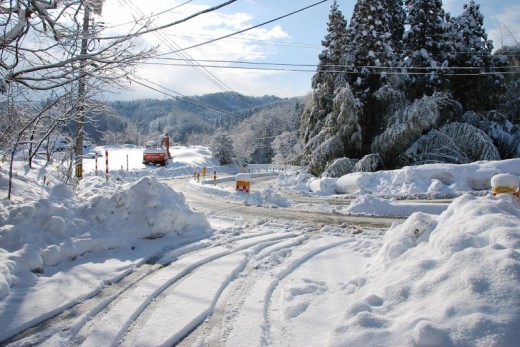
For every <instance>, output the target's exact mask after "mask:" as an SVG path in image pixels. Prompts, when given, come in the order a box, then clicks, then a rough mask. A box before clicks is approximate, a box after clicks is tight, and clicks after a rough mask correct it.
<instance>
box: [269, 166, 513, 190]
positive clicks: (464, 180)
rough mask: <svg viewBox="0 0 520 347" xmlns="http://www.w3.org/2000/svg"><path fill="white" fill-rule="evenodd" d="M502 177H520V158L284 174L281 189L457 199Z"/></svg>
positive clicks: (280, 182)
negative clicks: (331, 175) (319, 175)
mask: <svg viewBox="0 0 520 347" xmlns="http://www.w3.org/2000/svg"><path fill="white" fill-rule="evenodd" d="M498 174H509V175H514V176H520V159H518V158H516V159H509V160H502V161H485V162H475V163H471V164H464V165H456V164H428V165H421V166H408V167H404V168H403V169H400V170H392V171H378V172H356V173H351V174H348V175H345V176H342V177H340V178H338V179H334V178H315V177H312V176H311V175H309V174H306V173H293V174H292V175H280V178H279V183H278V185H279V187H280V188H284V189H292V190H298V191H303V192H312V193H317V194H322V195H323V194H334V193H336V194H349V195H354V196H360V195H366V194H372V195H376V196H380V197H396V198H423V197H425V198H437V199H438V198H453V197H456V196H460V195H462V194H464V193H468V192H471V193H474V194H478V193H486V191H487V190H490V189H491V178H492V177H493V176H495V175H498Z"/></svg>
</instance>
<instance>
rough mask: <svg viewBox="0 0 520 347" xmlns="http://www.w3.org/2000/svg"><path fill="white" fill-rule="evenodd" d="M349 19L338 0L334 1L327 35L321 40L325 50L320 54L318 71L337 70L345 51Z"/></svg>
mask: <svg viewBox="0 0 520 347" xmlns="http://www.w3.org/2000/svg"><path fill="white" fill-rule="evenodd" d="M346 38H347V21H346V20H345V17H344V16H343V13H341V11H340V10H339V7H338V3H337V2H336V0H334V2H333V3H332V6H331V8H330V14H329V22H328V23H327V35H325V38H324V39H323V40H322V41H321V45H322V46H323V48H324V49H323V51H322V52H321V53H320V55H319V63H318V71H319V72H321V71H328V70H329V71H330V70H332V71H336V70H337V66H335V65H339V62H340V59H341V57H342V55H343V53H344V52H345V43H346Z"/></svg>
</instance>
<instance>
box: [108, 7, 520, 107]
mask: <svg viewBox="0 0 520 347" xmlns="http://www.w3.org/2000/svg"><path fill="white" fill-rule="evenodd" d="M319 2H320V1H319V0H305V1H279V0H261V1H259V0H238V1H236V2H234V3H231V4H229V5H227V6H226V7H224V8H222V9H220V10H217V11H215V12H211V13H208V14H204V15H201V16H199V17H196V18H194V19H192V20H190V21H188V22H186V23H183V24H179V25H176V26H174V27H172V28H170V29H168V30H165V31H163V32H162V33H161V35H160V39H159V38H158V37H157V36H155V35H149V36H146V37H144V38H143V40H144V42H143V44H159V45H160V52H161V54H163V53H164V54H165V55H164V56H162V58H163V59H161V60H154V61H151V62H149V63H147V64H146V65H144V66H142V67H141V68H140V69H139V71H138V74H139V76H140V82H141V83H144V84H147V85H148V86H151V87H152V88H154V89H159V90H160V91H161V92H158V91H154V90H152V89H149V88H145V87H142V86H140V85H136V84H135V83H134V84H133V85H132V89H133V91H132V92H127V91H125V92H123V93H121V94H118V95H114V96H112V97H111V98H113V99H116V100H124V99H127V100H128V99H140V98H148V97H150V98H157V99H161V98H168V97H170V96H171V95H175V96H182V95H184V96H192V95H202V94H206V93H214V92H222V91H235V92H238V93H241V94H245V95H251V96H263V95H276V96H280V97H293V96H303V95H306V94H307V93H309V92H310V90H311V82H310V81H311V78H312V75H313V73H314V71H315V66H316V64H317V62H318V54H319V53H320V52H321V50H322V47H321V40H322V39H323V38H324V36H325V35H326V27H327V21H328V15H329V12H330V6H331V4H332V0H328V1H325V2H322V3H319ZM222 3H224V1H223V0H222V1H217V0H213V1H207V0H195V1H169V0H153V1H147V2H143V1H132V0H107V1H105V3H104V7H103V16H104V17H103V19H102V20H103V21H104V22H105V25H106V26H107V27H110V24H111V23H126V22H128V21H132V18H140V17H142V16H143V15H145V16H149V15H152V14H157V13H162V12H163V11H165V10H167V9H172V8H174V9H173V10H171V11H169V12H166V13H162V14H160V15H158V16H155V17H153V18H155V25H161V24H164V23H167V22H172V21H176V20H179V19H182V18H185V17H187V16H189V15H191V14H193V13H196V12H199V11H201V10H204V9H207V8H210V7H213V6H216V5H219V4H222ZM477 3H480V4H481V12H482V13H483V14H484V18H485V19H484V21H485V27H486V30H487V33H488V35H489V38H490V39H492V40H493V41H494V43H495V48H497V47H499V46H501V45H502V44H512V43H514V41H513V40H511V39H510V35H509V36H508V35H507V34H504V35H499V30H498V29H497V28H498V24H500V26H501V27H503V28H506V29H508V30H509V31H510V32H511V33H512V34H513V36H514V38H516V40H518V37H519V36H520V32H519V30H520V29H519V28H520V5H519V4H518V3H516V2H515V1H513V0H498V1H491V0H482V1H479V2H477ZM181 4H184V5H182V6H180V7H177V8H175V7H176V5H181ZM314 4H317V5H315V6H312V5H314ZM338 5H339V8H340V10H341V11H342V12H343V14H344V16H345V18H346V19H347V21H350V18H351V15H352V10H353V8H354V5H355V1H351V0H350V1H345V0H339V1H338ZM307 6H312V7H310V8H308V9H306V10H304V11H302V12H299V13H295V14H293V15H290V16H288V17H286V18H283V19H280V20H277V21H274V22H272V23H270V24H267V25H265V26H261V27H259V28H256V29H253V30H250V31H247V32H244V33H242V34H239V35H237V36H233V37H230V38H227V39H223V40H220V41H216V42H214V43H210V44H206V45H203V46H200V47H196V48H192V49H188V50H186V51H183V52H182V53H181V52H178V53H172V52H174V51H176V50H179V49H180V48H186V47H190V46H193V45H195V44H198V43H203V42H206V41H209V40H212V39H215V38H218V37H222V36H225V35H228V34H231V33H234V32H237V31H240V30H244V29H247V28H250V27H252V26H256V25H258V24H261V23H264V22H268V21H271V20H273V19H275V18H278V17H281V16H285V15H287V14H289V13H292V12H295V11H298V10H301V9H303V8H305V7H307ZM444 8H445V10H446V11H447V12H450V13H451V14H452V16H455V15H458V14H460V13H461V11H462V3H461V2H460V1H455V0H449V1H444ZM118 28H120V29H121V28H124V27H118ZM503 31H504V30H503ZM164 58H170V59H172V58H173V59H174V60H165V59H164ZM179 59H180V60H179ZM183 59H189V60H193V59H195V60H197V61H198V62H199V64H200V65H204V66H207V67H205V68H204V69H201V68H200V67H199V69H196V68H194V67H191V66H178V65H179V64H183V65H186V64H187V63H186V62H185V61H184V60H183ZM203 60H206V61H203ZM207 60H209V61H207ZM216 61H220V62H216ZM221 61H227V63H223V62H221ZM230 61H235V62H236V61H240V62H248V63H254V64H255V65H251V64H237V63H234V64H231V63H229V62H230ZM266 63H267V65H266ZM165 64H167V65H165ZM172 64H177V66H173V65H172ZM258 64H260V65H258ZM272 64H282V65H272ZM283 64H290V65H294V64H296V65H298V66H288V65H283ZM189 65H192V63H190V64H189ZM210 65H211V66H222V65H226V66H230V65H233V66H241V67H248V68H249V69H232V68H215V67H209V66H210ZM251 68H256V69H251ZM258 69H263V70H258ZM288 69H293V70H294V69H297V70H305V71H286V70H288ZM200 70H202V72H201V71H200ZM284 70H285V71H284Z"/></svg>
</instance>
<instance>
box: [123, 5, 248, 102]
mask: <svg viewBox="0 0 520 347" xmlns="http://www.w3.org/2000/svg"><path fill="white" fill-rule="evenodd" d="M120 1H124V2H127V3H129V5H130V7H133V11H136V12H138V13H140V14H141V15H144V14H143V12H142V11H141V10H140V9H139V8H138V7H137V6H135V5H134V4H133V3H132V2H131V0H120ZM163 12H164V11H163ZM153 34H154V35H155V36H156V37H157V38H158V39H159V40H160V41H161V42H162V43H164V44H165V45H166V46H168V47H169V48H170V49H178V48H179V46H178V45H177V44H176V43H175V42H174V41H172V40H171V39H169V38H168V37H165V36H164V34H163V33H162V32H161V31H154V32H153ZM178 55H179V56H180V57H181V58H182V59H183V60H184V61H186V62H188V64H189V65H190V66H191V67H193V68H195V70H197V71H198V72H199V73H200V74H201V75H202V76H203V77H205V78H206V79H207V80H208V81H210V82H211V83H213V84H214V85H215V86H216V87H217V88H219V89H220V90H222V91H224V92H231V93H235V92H234V91H233V89H232V88H231V87H230V86H229V85H227V84H226V83H225V82H224V81H222V80H221V79H220V78H218V77H217V76H215V75H214V74H213V73H212V72H211V71H209V70H207V69H206V68H205V67H203V66H201V65H200V64H198V63H197V61H196V60H194V59H193V57H191V56H190V55H189V54H188V53H186V52H179V54H178ZM190 62H193V63H190ZM237 94H238V93H237ZM233 95H234V97H235V98H237V97H236V95H235V94H233ZM237 100H238V101H240V102H242V103H244V101H243V100H242V99H241V98H237Z"/></svg>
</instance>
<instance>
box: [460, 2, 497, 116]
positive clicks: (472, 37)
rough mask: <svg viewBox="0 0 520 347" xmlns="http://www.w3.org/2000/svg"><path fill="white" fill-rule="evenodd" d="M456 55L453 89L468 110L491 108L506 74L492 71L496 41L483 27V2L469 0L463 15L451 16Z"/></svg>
mask: <svg viewBox="0 0 520 347" xmlns="http://www.w3.org/2000/svg"><path fill="white" fill-rule="evenodd" d="M450 30H451V37H452V41H453V45H452V46H453V49H454V52H453V56H452V57H451V59H450V65H451V66H453V67H456V69H455V70H454V75H453V77H452V78H451V81H452V83H451V92H452V95H453V97H454V98H455V99H456V100H457V101H459V102H460V103H461V104H462V105H463V107H464V108H465V109H466V110H473V111H477V112H478V111H483V110H489V109H490V108H492V107H493V106H494V105H495V104H496V96H497V92H498V89H499V88H500V86H502V85H503V76H502V75H501V74H499V73H495V74H490V72H491V67H492V63H493V60H492V55H491V53H492V50H493V44H492V42H491V41H490V40H488V38H487V34H486V31H485V29H484V16H483V15H482V13H481V12H480V6H479V5H477V4H475V2H474V1H470V2H469V3H468V4H465V5H464V9H463V12H462V14H461V15H460V16H458V17H455V18H452V19H451V25H450Z"/></svg>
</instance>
